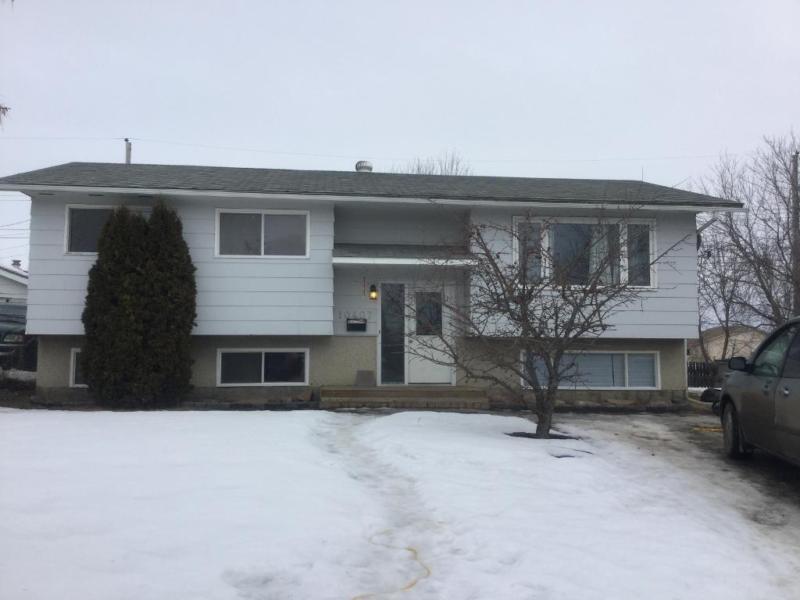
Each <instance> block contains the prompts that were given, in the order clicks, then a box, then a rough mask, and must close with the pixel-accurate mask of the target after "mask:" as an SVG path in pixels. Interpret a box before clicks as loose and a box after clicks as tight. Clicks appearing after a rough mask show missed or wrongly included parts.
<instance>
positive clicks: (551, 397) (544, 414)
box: [536, 387, 555, 438]
mask: <svg viewBox="0 0 800 600" xmlns="http://www.w3.org/2000/svg"><path fill="white" fill-rule="evenodd" d="M540 394H541V395H540V396H539V397H537V398H536V437H537V438H549V437H550V428H551V427H552V426H553V407H554V406H555V390H554V389H550V388H549V387H548V388H547V389H545V390H542V391H541V392H540Z"/></svg>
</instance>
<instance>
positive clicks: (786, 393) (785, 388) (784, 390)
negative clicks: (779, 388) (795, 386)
mask: <svg viewBox="0 0 800 600" xmlns="http://www.w3.org/2000/svg"><path fill="white" fill-rule="evenodd" d="M783 395H784V396H788V395H789V388H788V387H784V388H783Z"/></svg>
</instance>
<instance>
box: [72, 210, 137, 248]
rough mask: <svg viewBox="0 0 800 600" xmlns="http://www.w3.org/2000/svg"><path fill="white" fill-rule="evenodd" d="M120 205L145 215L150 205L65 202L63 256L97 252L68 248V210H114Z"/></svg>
mask: <svg viewBox="0 0 800 600" xmlns="http://www.w3.org/2000/svg"><path fill="white" fill-rule="evenodd" d="M120 206H127V207H128V209H130V210H132V211H137V212H138V211H141V212H142V213H143V214H144V215H145V216H149V214H150V211H152V210H153V209H152V207H150V206H128V205H127V204H67V205H66V206H65V207H64V255H65V256H97V252H72V251H70V249H69V211H70V209H72V208H77V209H89V210H91V209H93V208H96V209H110V210H114V209H115V208H119V207H120Z"/></svg>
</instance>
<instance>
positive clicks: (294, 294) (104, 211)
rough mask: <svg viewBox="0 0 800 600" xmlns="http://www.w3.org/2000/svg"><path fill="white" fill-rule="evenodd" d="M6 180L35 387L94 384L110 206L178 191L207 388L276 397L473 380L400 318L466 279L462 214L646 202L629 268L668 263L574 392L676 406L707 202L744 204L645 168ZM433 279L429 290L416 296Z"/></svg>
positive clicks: (82, 174)
mask: <svg viewBox="0 0 800 600" xmlns="http://www.w3.org/2000/svg"><path fill="white" fill-rule="evenodd" d="M0 189H3V190H15V191H19V192H22V193H24V194H27V195H28V196H29V197H30V198H31V239H30V245H31V248H30V261H29V264H30V267H29V271H30V276H29V292H28V323H27V331H28V333H29V334H33V335H37V336H39V372H38V376H37V386H38V389H39V392H40V393H41V394H42V395H43V396H45V397H58V396H59V395H66V394H70V393H73V394H74V393H75V392H84V391H85V390H81V389H80V388H81V386H82V385H83V383H82V378H81V376H80V369H79V368H78V360H77V357H78V355H79V353H80V351H81V345H82V341H83V340H82V335H83V325H82V323H81V313H82V311H83V307H84V300H85V295H86V286H87V276H88V272H89V269H90V267H91V266H92V263H93V262H94V260H95V257H96V249H97V240H98V236H99V234H100V231H101V228H102V226H103V224H104V222H105V221H106V219H107V218H108V216H109V214H110V211H111V210H112V209H113V208H114V207H115V206H119V205H127V206H129V207H132V208H133V209H135V210H141V211H144V212H146V211H147V210H148V207H149V206H151V205H152V204H153V203H154V202H155V201H156V200H157V199H163V200H164V201H165V202H166V203H167V204H168V205H169V206H171V207H173V208H174V209H175V210H176V211H177V213H178V215H179V216H180V218H181V220H182V222H183V228H184V236H185V238H186V241H187V242H188V245H189V248H190V250H191V254H192V258H193V260H194V264H195V266H196V268H197V272H196V278H197V289H198V295H197V323H196V327H195V329H194V367H193V378H192V383H193V385H194V392H193V395H194V396H195V397H196V398H198V399H203V398H208V399H211V400H225V399H237V398H238V399H248V398H249V399H259V398H267V397H269V398H272V399H278V400H279V399H280V398H282V397H286V398H289V397H298V396H302V395H303V394H306V393H311V392H312V391H314V390H317V389H319V388H320V387H322V388H323V390H324V389H327V388H331V387H333V386H354V385H356V384H357V383H358V384H362V385H363V384H370V383H371V384H372V385H374V386H375V387H374V388H373V389H375V390H377V391H380V390H381V389H382V386H386V387H391V388H392V389H393V390H398V389H399V386H405V387H404V388H403V390H404V393H408V392H409V390H411V392H412V393H413V387H414V386H426V387H425V388H424V390H423V391H420V393H421V394H424V393H429V392H430V390H432V389H433V386H437V389H438V387H442V388H448V389H453V388H452V386H460V385H462V384H464V383H465V382H464V381H463V376H462V375H461V374H460V373H459V372H458V370H457V369H455V368H454V367H452V366H449V365H446V364H439V363H437V362H434V361H426V360H424V359H422V358H420V357H419V356H415V355H414V353H413V352H409V344H410V343H413V340H412V341H409V340H410V338H409V337H408V336H407V335H406V334H407V333H409V332H413V329H414V327H415V326H416V325H417V324H415V322H414V319H406V318H395V317H392V316H391V315H395V316H396V315H398V314H400V315H402V314H404V313H403V309H402V306H404V305H405V304H406V303H408V302H411V303H413V302H422V303H425V302H432V301H435V300H436V294H442V293H447V290H456V291H458V289H459V288H460V287H461V288H463V287H464V286H468V285H469V281H468V278H463V277H460V276H459V274H458V269H457V268H447V269H442V268H440V267H439V266H438V265H437V264H436V263H435V261H434V260H433V259H436V258H437V257H442V256H449V257H452V256H454V255H458V253H459V252H462V251H463V254H464V255H467V250H468V249H467V248H465V247H464V245H465V241H464V223H465V222H472V223H479V222H499V223H506V224H511V223H515V222H517V221H518V220H522V219H523V217H524V218H525V219H529V218H531V215H533V216H534V217H536V216H540V217H546V218H548V219H553V220H554V221H555V222H557V223H573V222H586V220H587V219H591V218H594V217H596V216H597V215H598V214H600V213H602V214H604V215H614V214H615V213H616V212H618V211H626V210H630V209H631V208H632V207H635V210H636V215H635V216H636V226H637V227H638V228H639V229H638V232H639V234H641V232H642V231H645V232H646V234H645V235H644V236H643V237H642V236H641V235H639V239H640V240H642V239H643V240H644V241H643V242H641V241H640V243H638V244H637V246H636V248H628V249H626V250H625V252H628V253H629V254H631V255H630V256H628V257H627V258H628V262H629V264H647V263H648V262H649V261H651V260H652V257H654V256H657V255H659V254H660V253H661V252H665V251H668V257H667V260H664V261H663V262H661V263H656V264H654V265H653V267H652V269H650V270H645V272H644V274H642V272H641V270H640V271H639V273H638V275H637V277H638V278H639V279H640V280H639V281H638V282H637V284H638V285H639V286H641V288H642V294H641V299H640V300H639V301H637V302H636V303H635V305H633V306H629V307H626V309H625V310H623V311H619V312H618V313H616V314H614V315H613V318H612V321H611V323H610V327H609V328H608V329H607V330H606V331H605V333H604V334H603V336H602V339H601V340H600V342H598V343H596V344H594V345H593V347H592V353H593V359H594V364H593V366H592V368H591V369H590V371H591V374H592V375H591V377H590V379H589V380H588V381H585V382H583V383H582V384H581V386H578V387H580V389H574V390H572V392H573V394H572V396H569V395H565V398H577V399H578V400H587V399H590V400H593V401H596V402H601V403H609V402H610V403H613V402H617V401H619V402H625V403H630V402H636V403H640V404H647V403H665V402H667V403H669V402H674V401H675V400H676V399H679V398H683V397H684V395H685V390H686V340H687V339H688V338H693V337H695V335H696V330H697V319H698V315H697V274H696V261H697V255H696V216H697V214H698V213H700V212H709V211H725V210H733V209H737V208H738V207H739V205H738V204H736V203H733V202H730V201H726V200H722V199H719V198H714V197H710V196H706V195H702V194H697V193H692V192H688V191H683V190H679V189H673V188H668V187H663V186H659V185H654V184H650V183H645V182H641V181H608V180H571V179H538V178H537V179H533V178H509V177H476V176H430V175H412V174H389V173H376V172H371V169H370V168H369V167H367V168H362V169H360V170H357V171H353V172H332V171H302V170H278V169H245V168H226V167H205V166H177V165H144V164H107V163H69V164H64V165H59V166H54V167H50V168H45V169H40V170H37V171H32V172H28V173H21V174H18V175H12V176H10V177H5V178H3V179H0ZM551 235H554V236H557V235H560V234H559V232H558V229H557V228H553V229H552V233H551ZM633 253H636V255H633ZM450 262H451V263H452V262H454V261H450ZM467 262H468V261H467ZM465 264H466V263H465ZM622 276H623V277H625V276H626V274H625V273H623V275H622ZM420 282H425V286H424V288H425V290H426V293H422V294H419V293H416V292H417V291H418V290H419V289H420ZM431 294H433V296H431ZM418 308H420V310H423V311H424V307H418ZM431 314H435V311H434V312H433V313H431ZM438 318H441V319H447V314H446V313H445V314H440V315H439V316H438ZM428 325H430V324H428ZM434 326H436V324H434ZM417 333H419V334H420V335H422V334H424V332H417ZM606 370H607V372H606ZM456 389H458V388H456ZM397 393H399V392H397ZM431 393H432V392H431Z"/></svg>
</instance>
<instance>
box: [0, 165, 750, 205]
mask: <svg viewBox="0 0 800 600" xmlns="http://www.w3.org/2000/svg"><path fill="white" fill-rule="evenodd" d="M28 185H43V186H67V187H71V186H74V187H96V188H130V189H134V190H135V189H163V190H203V191H225V192H245V193H248V192H249V193H274V194H282V193H284V194H310V195H334V196H373V197H390V198H435V199H452V200H496V201H519V202H525V201H544V202H586V203H598V204H603V203H629V204H633V205H639V204H653V205H665V206H668V205H681V206H684V205H688V206H702V207H720V208H735V207H738V206H740V205H739V204H738V203H736V202H731V201H729V200H723V199H721V198H715V197H713V196H706V195H704V194H697V193H694V192H687V191H685V190H679V189H676V188H669V187H665V186H661V185H656V184H653V183H647V182H643V181H628V180H605V179H545V178H527V177H483V176H464V175H457V176H453V175H409V174H397V173H357V172H355V171H352V172H351V171H296V170H288V169H245V168H239V167H203V166H184V165H144V164H131V165H126V164H122V163H79V162H73V163H67V164H63V165H58V166H54V167H48V168H45V169H39V170H37V171H29V172H27V173H19V174H17V175H11V176H9V177H4V178H2V179H0V187H2V188H4V189H14V187H15V186H19V187H24V186H28Z"/></svg>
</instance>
